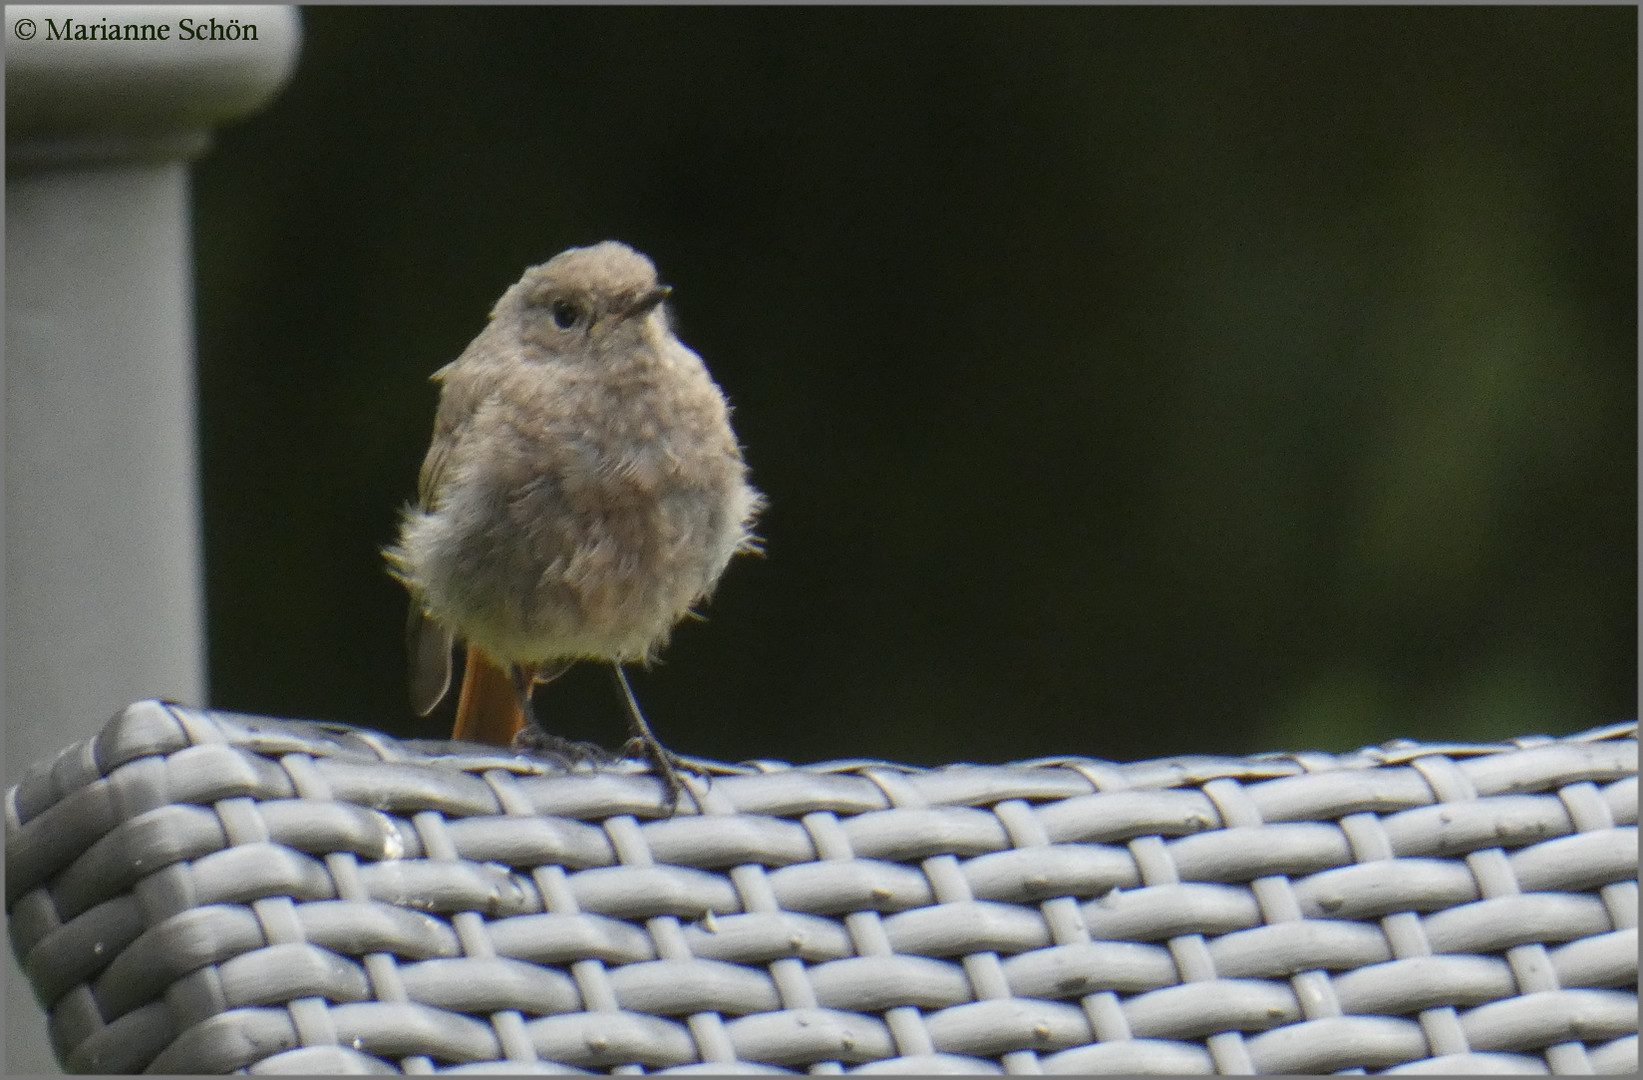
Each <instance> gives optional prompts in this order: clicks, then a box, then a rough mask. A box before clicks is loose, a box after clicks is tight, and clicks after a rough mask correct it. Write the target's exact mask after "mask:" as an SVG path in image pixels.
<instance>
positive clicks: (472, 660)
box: [452, 645, 525, 746]
mask: <svg viewBox="0 0 1643 1080" xmlns="http://www.w3.org/2000/svg"><path fill="white" fill-rule="evenodd" d="M524 726H525V714H524V713H523V712H521V711H520V710H519V696H518V695H517V694H516V693H515V692H514V687H513V677H512V676H511V675H509V674H508V671H507V669H506V668H503V667H500V666H498V665H497V664H496V662H495V661H493V660H492V659H491V658H490V657H488V656H486V655H485V654H484V653H482V652H480V651H479V650H478V649H476V648H474V647H473V646H472V645H470V646H468V664H467V667H466V668H465V669H464V670H463V672H462V696H461V697H459V698H458V699H457V702H456V730H455V732H454V733H453V734H452V737H453V738H457V739H471V740H473V741H474V742H484V743H491V744H493V745H495V746H512V745H513V737H514V736H515V735H517V734H519V732H520V730H521V729H522V728H524Z"/></svg>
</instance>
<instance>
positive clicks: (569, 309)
mask: <svg viewBox="0 0 1643 1080" xmlns="http://www.w3.org/2000/svg"><path fill="white" fill-rule="evenodd" d="M548 314H549V315H550V316H552V318H553V325H555V326H557V327H559V329H561V330H569V329H570V328H571V327H573V326H575V325H577V324H578V323H580V322H582V320H583V319H584V318H586V317H587V312H586V311H585V310H584V309H583V308H582V305H581V304H578V303H577V302H576V301H575V300H555V301H554V302H553V306H552V307H550V308H548Z"/></svg>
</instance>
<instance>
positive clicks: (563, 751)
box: [513, 724, 617, 768]
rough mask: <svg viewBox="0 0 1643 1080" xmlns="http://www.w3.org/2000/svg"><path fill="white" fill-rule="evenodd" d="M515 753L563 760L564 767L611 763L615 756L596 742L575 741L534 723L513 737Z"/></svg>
mask: <svg viewBox="0 0 1643 1080" xmlns="http://www.w3.org/2000/svg"><path fill="white" fill-rule="evenodd" d="M513 748H514V751H515V752H516V753H525V754H539V755H542V756H544V757H551V758H556V759H558V760H560V761H562V762H564V764H565V766H566V768H574V767H576V766H577V765H593V766H599V765H612V764H615V762H616V760H617V758H616V755H615V754H612V753H611V752H610V751H609V750H606V749H605V748H604V747H603V746H600V745H598V744H597V743H590V742H577V741H575V740H574V739H567V738H564V737H563V736H560V735H552V734H549V733H548V732H546V731H543V730H542V729H541V728H539V727H537V726H536V725H535V724H526V725H525V726H524V727H522V728H520V729H519V734H517V735H515V736H514V737H513Z"/></svg>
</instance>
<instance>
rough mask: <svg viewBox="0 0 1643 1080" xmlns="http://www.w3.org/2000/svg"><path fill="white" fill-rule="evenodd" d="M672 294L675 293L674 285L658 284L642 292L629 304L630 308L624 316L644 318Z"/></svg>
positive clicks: (626, 317)
mask: <svg viewBox="0 0 1643 1080" xmlns="http://www.w3.org/2000/svg"><path fill="white" fill-rule="evenodd" d="M671 295H673V286H672V285H658V286H656V287H655V288H654V289H652V290H650V291H649V292H647V293H640V294H639V296H638V298H637V299H635V300H634V301H633V303H632V304H630V305H628V309H627V310H626V311H624V312H622V318H624V319H639V318H643V317H644V316H646V315H649V314H650V313H651V312H652V311H655V310H656V308H657V306H658V305H660V304H661V302H662V301H663V300H666V299H667V298H668V297H669V296H671Z"/></svg>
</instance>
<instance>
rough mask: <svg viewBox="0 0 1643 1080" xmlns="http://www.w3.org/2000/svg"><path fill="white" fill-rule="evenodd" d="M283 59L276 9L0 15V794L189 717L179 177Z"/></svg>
mask: <svg viewBox="0 0 1643 1080" xmlns="http://www.w3.org/2000/svg"><path fill="white" fill-rule="evenodd" d="M132 38H135V40H133V39H132ZM299 40H300V24H299V21H298V16H297V12H296V10H295V9H294V8H290V7H227V6H213V7H194V6H181V5H178V6H132V7H126V6H96V7H89V6H77V5H76V6H62V7H57V6H22V7H7V8H6V43H5V50H6V297H5V300H6V338H5V344H6V368H5V399H6V411H5V484H6V488H5V567H6V581H5V686H4V694H5V698H4V701H5V724H6V734H5V782H6V784H7V786H10V785H12V784H15V783H17V782H18V780H19V779H21V778H22V776H23V774H24V772H25V771H26V770H27V768H28V766H29V765H30V764H32V763H35V762H38V761H42V760H49V759H50V758H51V757H52V756H53V755H55V754H56V753H57V752H58V751H60V750H61V749H63V748H64V747H65V746H67V745H68V744H70V743H72V742H75V741H77V740H81V739H85V738H87V737H89V736H91V735H92V734H94V733H95V732H96V731H97V730H98V728H100V727H101V726H102V724H103V723H104V722H105V721H106V720H107V719H108V718H109V717H110V716H111V715H113V713H114V712H116V711H117V710H118V709H120V708H121V707H122V706H124V705H126V704H128V703H129V702H131V701H134V700H138V699H140V698H145V697H167V698H173V699H176V700H179V701H183V702H194V703H203V702H204V700H205V633H204V626H203V619H204V597H203V593H202V582H203V574H202V569H201V560H200V524H199V518H200V514H199V490H198V489H199V484H198V475H199V470H198V466H197V463H196V423H195V416H194V372H193V316H192V295H193V278H192V264H191V259H190V255H189V187H188V168H189V166H188V162H189V160H190V159H192V158H193V157H196V156H198V155H199V154H200V153H202V152H203V151H204V150H205V149H206V147H207V146H208V145H209V140H210V129H211V127H212V126H213V125H215V124H219V123H222V122H224V121H227V120H231V119H234V118H236V117H240V116H243V115H245V114H247V113H250V112H252V111H254V110H256V109H258V108H260V107H261V106H262V105H264V104H265V103H266V102H267V101H268V100H270V99H271V98H272V97H273V96H274V94H275V93H276V92H277V91H278V90H279V88H280V87H281V86H282V85H283V84H284V83H285V81H286V79H287V78H288V77H289V76H290V74H291V71H292V69H293V67H294V66H295V62H296V55H297V48H298V43H299ZM6 1013H7V1016H8V1020H7V1024H6V1061H5V1071H6V1072H7V1073H8V1074H14V1073H39V1072H46V1071H56V1065H55V1063H54V1061H53V1059H52V1056H51V1053H50V1050H49V1047H48V1046H47V1043H46V1039H45V1026H46V1025H45V1020H44V1016H43V1015H42V1013H41V1010H40V1007H39V1005H38V1004H37V1003H36V1002H35V1001H34V1000H33V997H32V995H31V994H30V992H29V990H28V987H27V983H26V981H25V980H24V979H23V978H22V976H21V973H20V972H19V971H18V970H17V969H16V968H15V967H13V969H12V971H11V977H10V978H8V980H7V983H6Z"/></svg>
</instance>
